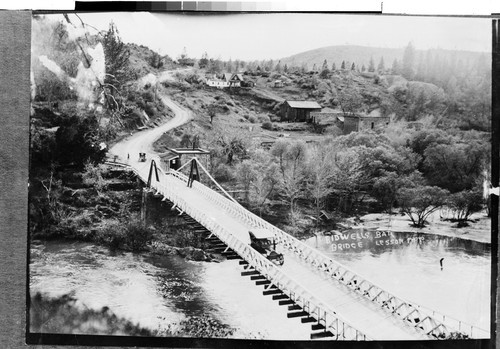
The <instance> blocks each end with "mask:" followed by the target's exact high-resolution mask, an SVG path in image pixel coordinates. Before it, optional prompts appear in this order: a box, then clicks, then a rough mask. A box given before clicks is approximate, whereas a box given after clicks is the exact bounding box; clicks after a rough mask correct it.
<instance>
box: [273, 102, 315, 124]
mask: <svg viewBox="0 0 500 349" xmlns="http://www.w3.org/2000/svg"><path fill="white" fill-rule="evenodd" d="M318 111H321V106H320V105H319V104H318V103H316V102H314V101H285V102H284V103H283V104H282V105H281V121H288V122H303V121H307V120H309V119H310V113H311V112H318Z"/></svg>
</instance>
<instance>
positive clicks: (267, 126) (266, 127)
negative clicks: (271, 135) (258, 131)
mask: <svg viewBox="0 0 500 349" xmlns="http://www.w3.org/2000/svg"><path fill="white" fill-rule="evenodd" d="M262 128H263V129H264V130H272V129H273V128H274V127H273V123H272V122H271V121H266V122H264V123H262Z"/></svg>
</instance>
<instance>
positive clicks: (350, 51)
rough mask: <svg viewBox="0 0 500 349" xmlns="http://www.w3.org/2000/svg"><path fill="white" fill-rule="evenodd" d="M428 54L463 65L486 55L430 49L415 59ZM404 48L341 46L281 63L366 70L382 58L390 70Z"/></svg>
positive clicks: (299, 54) (299, 55) (293, 57)
mask: <svg viewBox="0 0 500 349" xmlns="http://www.w3.org/2000/svg"><path fill="white" fill-rule="evenodd" d="M428 52H429V53H430V54H431V55H432V56H439V57H441V58H443V59H450V58H451V57H454V58H456V59H457V60H462V61H463V62H464V63H467V62H472V61H475V60H477V59H479V57H480V56H481V55H487V54H488V53H486V52H471V51H457V50H443V49H430V50H417V51H416V53H417V57H419V56H420V55H423V56H425V55H427V53H428ZM403 53H404V48H382V47H368V46H355V45H341V46H327V47H321V48H317V49H314V50H309V51H305V52H300V53H297V54H295V55H292V56H289V57H285V58H282V59H281V63H282V64H283V65H284V64H287V65H288V66H300V65H302V64H304V63H305V64H307V65H308V67H309V69H311V68H312V67H313V65H314V64H316V66H317V67H318V69H319V68H320V67H321V65H322V64H323V62H324V60H325V59H326V61H327V63H328V66H329V68H331V66H332V63H334V62H335V65H336V66H337V68H340V64H341V63H342V61H346V62H350V63H351V64H352V62H354V63H355V64H356V65H357V66H360V67H361V66H362V65H363V64H364V65H365V67H367V68H368V64H369V62H370V59H371V58H372V57H373V60H374V63H375V65H377V64H378V63H379V61H380V59H381V58H382V57H384V62H385V67H386V68H390V67H391V65H392V62H393V61H394V59H398V60H399V61H401V60H402V58H403ZM349 68H350V66H349Z"/></svg>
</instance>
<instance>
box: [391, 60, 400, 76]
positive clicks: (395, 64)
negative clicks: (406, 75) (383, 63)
mask: <svg viewBox="0 0 500 349" xmlns="http://www.w3.org/2000/svg"><path fill="white" fill-rule="evenodd" d="M391 74H393V75H399V74H401V67H400V66H399V61H398V60H397V59H394V61H392V68H391Z"/></svg>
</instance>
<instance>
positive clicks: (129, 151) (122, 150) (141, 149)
mask: <svg viewBox="0 0 500 349" xmlns="http://www.w3.org/2000/svg"><path fill="white" fill-rule="evenodd" d="M172 73H173V71H169V72H164V73H162V74H161V78H160V79H159V80H160V81H161V80H162V79H165V77H166V76H167V77H168V76H171V75H172ZM159 94H160V99H161V101H162V102H163V104H164V105H165V106H167V107H168V108H170V109H171V110H172V111H173V112H174V115H175V117H174V118H173V119H171V120H169V121H167V122H165V123H164V124H162V125H160V126H158V127H155V128H152V129H147V130H144V131H139V132H137V133H135V134H133V135H132V136H130V137H127V138H125V139H124V140H122V141H120V142H118V143H116V144H115V145H114V146H113V147H111V149H110V150H109V153H111V154H112V155H117V156H118V159H119V160H120V161H122V162H127V163H128V164H129V165H130V166H132V167H134V168H137V167H138V166H139V164H144V163H139V162H138V160H139V153H146V157H147V158H148V159H150V158H151V157H157V154H156V153H155V151H154V150H153V143H154V142H155V141H156V140H158V139H159V138H160V137H161V136H162V135H163V134H164V133H165V132H167V131H170V130H171V129H173V128H175V127H179V126H181V125H182V124H184V123H186V122H188V121H189V120H190V119H191V118H192V113H191V111H189V110H187V109H185V108H183V107H181V106H180V105H178V104H177V103H175V102H174V101H173V100H172V99H171V98H170V97H169V96H168V95H167V94H165V92H163V91H161V89H160V90H159ZM128 155H130V159H128ZM147 163H149V161H147Z"/></svg>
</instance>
